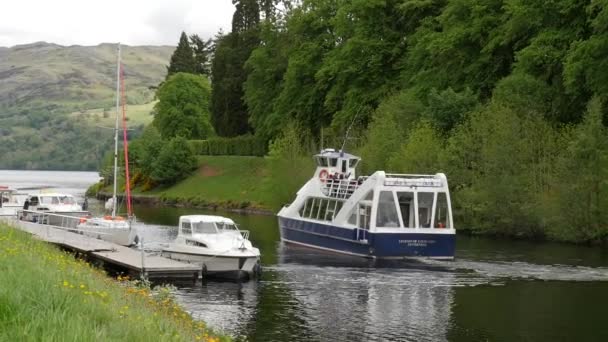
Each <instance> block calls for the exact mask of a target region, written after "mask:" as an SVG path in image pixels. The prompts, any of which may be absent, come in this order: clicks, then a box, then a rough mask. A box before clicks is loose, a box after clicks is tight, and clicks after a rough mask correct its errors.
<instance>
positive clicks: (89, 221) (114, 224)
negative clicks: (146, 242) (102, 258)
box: [76, 215, 137, 246]
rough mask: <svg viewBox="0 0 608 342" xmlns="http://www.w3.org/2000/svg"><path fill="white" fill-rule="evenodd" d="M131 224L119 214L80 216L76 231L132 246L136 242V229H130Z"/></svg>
mask: <svg viewBox="0 0 608 342" xmlns="http://www.w3.org/2000/svg"><path fill="white" fill-rule="evenodd" d="M131 224H132V221H131V220H127V219H125V218H124V217H121V216H109V215H108V216H104V217H81V218H80V223H79V224H78V226H76V231H77V232H79V233H82V234H83V235H86V236H90V237H94V238H97V239H101V240H105V241H109V242H113V243H115V244H118V245H122V246H132V245H134V244H136V243H137V235H136V232H137V230H136V229H132V227H131Z"/></svg>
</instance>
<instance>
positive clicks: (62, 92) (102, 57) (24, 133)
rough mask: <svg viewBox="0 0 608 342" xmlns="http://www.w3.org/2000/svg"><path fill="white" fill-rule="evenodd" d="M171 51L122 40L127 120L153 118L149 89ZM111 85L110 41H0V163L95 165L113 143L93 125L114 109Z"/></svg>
mask: <svg viewBox="0 0 608 342" xmlns="http://www.w3.org/2000/svg"><path fill="white" fill-rule="evenodd" d="M173 50H174V47H170V46H125V45H123V46H122V56H123V63H124V68H125V82H126V89H127V102H128V104H129V105H130V106H129V107H132V109H133V111H134V112H136V113H137V115H135V116H133V117H132V120H134V121H131V122H130V125H132V126H135V125H137V124H142V123H145V122H149V121H151V118H152V116H151V115H150V114H149V111H150V110H151V108H152V105H151V103H150V102H151V101H152V100H153V97H154V89H151V88H153V87H155V86H157V85H158V84H159V83H160V82H161V81H162V80H163V79H164V77H165V75H166V65H167V64H168V63H169V58H170V56H171V54H172V52H173ZM115 88H116V45H115V44H100V45H97V46H78V45H73V46H61V45H57V44H52V43H45V42H37V43H32V44H26V45H17V46H14V47H11V48H5V47H0V156H1V157H0V168H13V169H23V168H27V169H82V170H85V169H89V170H90V169H94V168H95V167H96V166H97V165H98V164H99V162H100V159H101V157H102V155H103V154H104V153H105V151H107V150H108V143H109V141H111V134H109V132H107V130H103V129H101V128H99V127H98V126H100V125H103V124H107V122H108V121H111V120H108V116H113V115H114V109H113V108H114V101H115ZM142 111H148V114H146V113H142ZM105 126H107V125H105ZM140 128H141V127H140Z"/></svg>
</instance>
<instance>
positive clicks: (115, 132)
mask: <svg viewBox="0 0 608 342" xmlns="http://www.w3.org/2000/svg"><path fill="white" fill-rule="evenodd" d="M117 49H118V57H117V60H116V123H115V126H114V190H113V192H112V217H116V203H117V200H116V186H117V181H118V180H117V179H116V178H117V177H116V176H117V171H118V113H120V43H118V48H117Z"/></svg>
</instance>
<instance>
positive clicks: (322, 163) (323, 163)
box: [317, 157, 327, 166]
mask: <svg viewBox="0 0 608 342" xmlns="http://www.w3.org/2000/svg"><path fill="white" fill-rule="evenodd" d="M317 165H319V166H327V158H325V157H318V159H317Z"/></svg>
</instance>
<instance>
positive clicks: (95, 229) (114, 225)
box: [76, 44, 138, 246]
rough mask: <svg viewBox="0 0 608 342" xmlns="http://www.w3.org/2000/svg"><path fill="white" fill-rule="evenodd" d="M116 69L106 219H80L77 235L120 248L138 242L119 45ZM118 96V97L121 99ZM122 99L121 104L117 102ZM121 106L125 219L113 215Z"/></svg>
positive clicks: (116, 199) (114, 210)
mask: <svg viewBox="0 0 608 342" xmlns="http://www.w3.org/2000/svg"><path fill="white" fill-rule="evenodd" d="M117 55H118V57H117V62H116V64H117V66H116V117H115V126H114V177H113V182H114V184H113V191H112V198H111V199H109V200H108V202H107V203H106V208H107V209H108V210H109V211H110V215H104V216H97V217H88V216H87V217H82V218H81V219H80V222H79V224H78V226H77V227H76V228H77V232H80V233H83V234H84V235H87V236H92V237H96V238H98V239H102V240H106V241H109V242H113V243H116V244H119V245H123V246H131V245H134V244H136V243H137V242H138V241H137V240H138V238H137V235H136V230H135V229H133V227H132V224H133V221H134V215H133V211H132V206H131V192H130V188H129V187H130V177H129V150H128V142H127V127H126V121H127V119H126V108H125V104H126V97H125V88H124V77H123V76H124V75H123V69H122V61H121V50H120V44H119V45H118V48H117ZM121 95H122V96H121ZM121 97H122V101H121ZM121 105H122V132H123V151H124V156H125V168H124V169H125V179H126V182H125V189H126V203H127V217H126V218H124V217H122V216H119V215H117V208H118V197H117V195H116V193H117V187H118V131H119V128H118V122H119V117H120V115H119V113H121Z"/></svg>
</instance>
